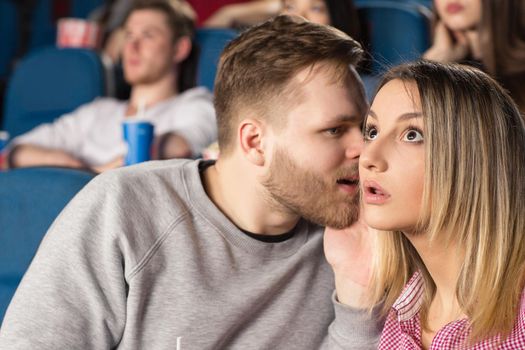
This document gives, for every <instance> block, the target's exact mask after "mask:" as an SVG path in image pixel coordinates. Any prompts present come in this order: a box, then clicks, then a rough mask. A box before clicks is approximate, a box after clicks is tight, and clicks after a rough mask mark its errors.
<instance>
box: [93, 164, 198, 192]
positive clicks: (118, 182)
mask: <svg viewBox="0 0 525 350" xmlns="http://www.w3.org/2000/svg"><path fill="white" fill-rule="evenodd" d="M194 163H195V161H194V160H189V159H173V160H166V161H150V162H145V163H141V164H137V165H133V166H127V167H122V168H119V169H115V170H111V171H107V172H104V173H103V174H101V175H99V176H98V177H97V178H98V182H99V183H100V184H101V185H100V186H101V187H103V186H110V187H112V188H115V187H116V188H118V189H120V190H122V191H124V192H131V193H135V194H137V195H140V194H143V193H152V192H160V193H165V192H166V191H167V190H169V191H170V192H173V191H175V192H179V191H183V190H184V189H185V187H186V182H185V178H186V177H188V176H192V174H191V169H192V167H193V166H195V167H196V166H197V165H196V164H194Z"/></svg>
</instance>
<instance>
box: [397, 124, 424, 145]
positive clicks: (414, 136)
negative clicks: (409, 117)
mask: <svg viewBox="0 0 525 350" xmlns="http://www.w3.org/2000/svg"><path fill="white" fill-rule="evenodd" d="M402 140H403V141H407V142H413V143H423V140H424V137H423V131H422V130H421V129H420V128H418V127H417V126H409V127H408V128H407V129H406V130H405V132H404V134H403V138H402Z"/></svg>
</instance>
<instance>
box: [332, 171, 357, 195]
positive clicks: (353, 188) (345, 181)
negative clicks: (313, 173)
mask: <svg viewBox="0 0 525 350" xmlns="http://www.w3.org/2000/svg"><path fill="white" fill-rule="evenodd" d="M336 183H337V186H338V187H339V188H340V189H342V190H343V191H345V192H347V193H352V194H354V193H356V192H357V190H358V188H359V175H357V174H356V175H349V176H345V177H340V178H338V179H337V181H336Z"/></svg>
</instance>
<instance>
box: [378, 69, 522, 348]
mask: <svg viewBox="0 0 525 350" xmlns="http://www.w3.org/2000/svg"><path fill="white" fill-rule="evenodd" d="M395 79H399V80H401V81H403V82H405V83H407V84H410V83H415V84H416V85H417V89H418V91H419V95H420V99H421V106H422V112H423V115H424V118H423V119H424V126H425V157H426V158H425V180H424V194H423V201H422V203H423V204H422V211H421V212H422V213H423V214H422V218H421V223H420V228H421V229H424V230H425V232H428V233H429V235H430V237H431V240H433V239H435V238H436V237H437V236H438V235H439V239H440V240H445V242H452V241H454V242H457V243H458V245H459V246H460V248H461V250H462V251H463V252H464V254H465V256H464V263H463V265H462V266H461V271H460V274H459V278H458V281H457V286H456V295H457V299H458V301H459V303H460V306H461V308H462V311H463V312H465V313H466V315H467V316H468V318H469V321H470V326H471V327H470V330H471V333H470V337H469V340H470V342H475V341H478V340H481V339H483V338H487V337H490V336H493V335H497V334H500V335H501V336H502V339H503V337H505V336H506V335H507V334H509V333H510V332H511V330H512V327H513V325H514V323H515V320H516V317H517V315H518V311H519V305H520V297H521V293H522V291H523V288H524V282H525V281H524V265H525V200H524V199H525V125H524V122H523V120H522V118H521V117H520V112H519V110H518V108H517V106H516V105H515V103H514V102H513V101H512V99H511V98H510V97H509V95H508V94H507V93H506V92H505V91H504V90H503V89H502V88H501V87H500V86H499V85H498V83H496V82H495V80H494V79H492V78H490V77H489V76H488V75H487V74H485V73H483V72H481V71H480V70H478V69H475V68H470V67H467V66H461V65H456V64H449V65H444V64H439V63H430V62H425V61H420V62H415V63H410V64H406V65H402V66H399V67H396V68H393V69H392V70H390V71H389V72H387V73H386V75H385V77H384V78H383V80H382V82H381V84H380V87H379V88H381V87H382V86H383V85H385V84H386V83H387V82H389V81H391V80H395ZM444 232H447V233H446V234H445V233H444ZM443 235H445V237H443ZM378 241H379V242H378V245H379V248H378V250H377V255H376V257H375V261H374V267H373V273H372V283H371V285H372V293H371V298H372V300H371V302H372V303H373V304H377V303H378V302H383V303H384V304H383V312H384V314H386V313H387V312H389V310H390V309H391V307H392V305H393V304H394V302H395V300H396V299H397V298H398V296H399V295H400V293H401V292H402V290H403V287H404V285H405V284H406V283H407V282H408V280H409V278H410V277H411V276H412V274H413V273H414V272H415V271H421V273H422V275H423V278H424V283H425V291H426V293H425V302H424V303H423V306H422V308H421V316H422V317H421V319H422V320H423V326H425V325H426V323H425V320H426V316H427V313H428V308H429V305H430V302H431V300H432V297H433V295H434V293H435V285H434V283H433V281H432V278H431V277H430V275H429V273H428V271H427V270H426V268H425V266H424V264H423V262H422V260H421V258H420V257H419V255H418V253H417V251H416V250H415V248H414V247H413V246H412V244H411V243H410V241H409V240H408V239H407V238H406V237H405V235H404V234H402V233H401V232H384V233H383V232H381V233H380V235H379V236H378Z"/></svg>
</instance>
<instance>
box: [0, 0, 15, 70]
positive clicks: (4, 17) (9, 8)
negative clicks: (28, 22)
mask: <svg viewBox="0 0 525 350" xmlns="http://www.w3.org/2000/svg"><path fill="white" fill-rule="evenodd" d="M18 29H19V28H18V12H17V8H16V5H15V2H14V0H0V79H6V78H7V76H8V74H9V71H10V68H11V63H12V60H13V58H14V57H15V54H16V50H17V45H18V40H17V39H18V35H17V33H18Z"/></svg>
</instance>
